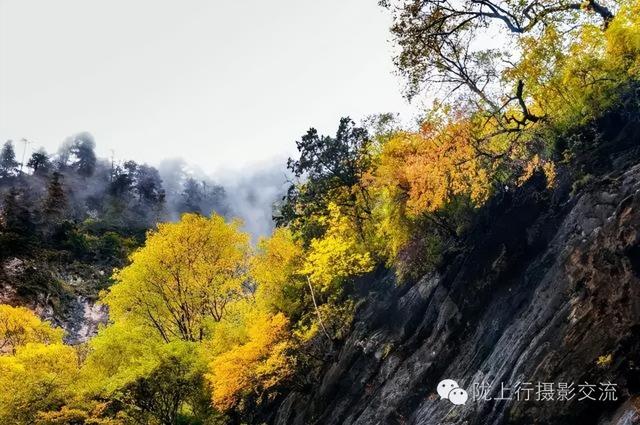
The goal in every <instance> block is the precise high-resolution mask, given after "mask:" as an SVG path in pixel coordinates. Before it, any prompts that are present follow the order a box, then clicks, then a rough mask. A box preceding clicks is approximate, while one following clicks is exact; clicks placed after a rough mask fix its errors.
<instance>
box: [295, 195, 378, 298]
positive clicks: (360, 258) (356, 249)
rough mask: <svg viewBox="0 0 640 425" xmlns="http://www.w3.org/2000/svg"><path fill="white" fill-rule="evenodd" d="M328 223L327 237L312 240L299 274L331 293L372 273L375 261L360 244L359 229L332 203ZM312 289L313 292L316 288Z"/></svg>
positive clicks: (311, 283) (323, 290)
mask: <svg viewBox="0 0 640 425" xmlns="http://www.w3.org/2000/svg"><path fill="white" fill-rule="evenodd" d="M327 222H328V230H327V232H326V233H325V235H324V236H323V237H322V238H318V239H313V240H312V241H311V245H310V247H309V250H308V252H307V253H306V258H305V262H304V265H303V266H302V268H301V270H300V272H301V273H302V274H304V275H306V276H308V277H309V280H310V285H313V286H315V287H317V288H319V289H320V290H321V291H322V292H325V293H330V292H332V291H333V292H336V290H337V288H336V285H339V284H340V283H342V282H343V281H344V279H346V278H348V277H351V276H357V275H359V274H363V273H366V272H369V271H371V270H372V269H373V267H374V262H373V260H372V258H371V256H370V254H369V253H368V252H367V251H366V250H364V249H363V247H362V245H360V244H359V243H358V241H357V231H356V229H354V228H353V225H352V223H351V221H350V220H349V219H348V218H347V217H345V216H344V215H343V214H341V212H340V209H339V208H338V206H337V205H335V204H329V217H328V218H327ZM310 289H311V291H313V287H311V288H310ZM314 297H315V295H314ZM314 302H315V300H314Z"/></svg>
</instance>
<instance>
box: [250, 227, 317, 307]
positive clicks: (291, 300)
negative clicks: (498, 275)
mask: <svg viewBox="0 0 640 425" xmlns="http://www.w3.org/2000/svg"><path fill="white" fill-rule="evenodd" d="M303 259H304V257H303V249H302V247H301V246H300V244H299V243H297V242H296V241H295V240H294V238H293V235H292V233H291V231H290V230H289V228H285V227H279V228H277V229H275V230H274V232H273V234H272V235H271V237H270V238H264V239H262V240H260V242H259V243H258V251H257V253H256V255H255V256H254V257H253V260H252V267H251V275H252V277H253V279H254V280H255V282H256V285H257V287H256V297H255V298H256V301H257V303H258V304H260V306H261V307H263V308H265V309H266V310H268V311H270V312H272V313H277V312H279V311H281V312H284V313H285V314H286V315H287V316H289V317H291V316H293V315H295V314H297V313H299V311H300V309H301V307H302V306H301V301H302V300H301V298H302V296H301V291H303V288H304V286H305V282H304V280H303V279H302V277H301V276H300V275H299V270H300V267H301V266H302V262H303Z"/></svg>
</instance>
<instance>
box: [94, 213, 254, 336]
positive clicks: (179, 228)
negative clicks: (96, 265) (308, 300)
mask: <svg viewBox="0 0 640 425" xmlns="http://www.w3.org/2000/svg"><path fill="white" fill-rule="evenodd" d="M239 227H240V223H239V222H237V221H234V222H231V223H226V222H225V221H224V219H223V218H222V217H220V216H217V215H213V216H212V217H211V218H207V217H203V216H200V215H197V214H185V215H183V216H182V219H181V220H180V221H179V222H177V223H164V224H160V225H159V226H158V229H157V230H156V231H154V232H151V233H149V235H148V237H147V241H146V243H145V246H144V247H142V248H141V249H139V250H137V251H136V252H135V253H133V254H132V255H131V265H129V266H128V267H126V268H124V269H122V270H119V271H118V272H116V273H115V276H114V277H115V279H116V281H117V283H116V284H115V285H113V286H112V287H111V289H110V290H109V292H108V294H106V296H104V297H103V301H104V302H105V303H106V304H107V305H108V306H109V311H110V315H111V319H112V320H113V321H115V322H119V321H125V322H126V321H132V322H134V323H138V324H142V325H145V326H147V327H150V328H152V329H154V330H156V331H157V333H158V334H159V335H160V337H161V338H162V339H163V340H164V341H165V342H169V341H172V340H176V339H179V340H184V341H201V340H202V339H204V338H205V337H206V336H207V329H208V328H209V326H208V324H210V323H212V322H219V321H220V320H221V319H222V318H223V316H224V315H225V312H226V310H227V307H228V304H229V303H231V302H232V301H233V300H234V299H236V298H237V297H239V296H240V295H241V294H242V285H243V283H244V282H245V279H246V277H247V270H248V257H249V251H250V245H249V236H248V235H247V234H246V233H243V232H242V231H240V228H239Z"/></svg>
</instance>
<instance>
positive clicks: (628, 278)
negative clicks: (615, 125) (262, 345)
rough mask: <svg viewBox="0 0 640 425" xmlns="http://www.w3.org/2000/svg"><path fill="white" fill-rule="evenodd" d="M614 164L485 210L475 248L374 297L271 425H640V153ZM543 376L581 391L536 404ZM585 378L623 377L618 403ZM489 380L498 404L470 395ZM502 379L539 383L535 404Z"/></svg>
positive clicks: (534, 185)
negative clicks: (586, 178)
mask: <svg viewBox="0 0 640 425" xmlns="http://www.w3.org/2000/svg"><path fill="white" fill-rule="evenodd" d="M636 158H637V157H636ZM615 169H617V170H618V171H615V172H611V173H609V174H607V175H604V176H601V177H599V178H598V179H597V181H598V183H597V184H594V185H593V186H592V187H589V188H586V189H583V190H581V191H580V192H579V193H578V194H577V195H575V196H569V194H568V189H567V188H563V187H562V184H561V185H560V186H561V187H560V188H558V189H557V190H556V191H555V192H552V193H550V192H549V191H547V190H546V189H545V187H544V181H542V179H537V180H536V179H534V181H532V182H530V183H529V184H528V185H527V187H524V188H521V189H518V190H516V191H514V192H510V193H506V194H504V196H503V197H502V199H500V200H498V201H496V202H495V203H494V205H489V206H487V209H486V211H485V214H484V219H481V220H480V222H479V223H477V225H476V227H475V228H476V231H475V233H474V234H473V235H472V236H471V238H472V243H470V244H469V245H468V246H471V247H472V248H469V249H468V250H467V251H466V252H463V253H459V254H457V255H456V256H455V257H454V258H451V259H449V260H448V261H447V262H446V264H447V266H446V267H444V268H443V269H442V270H441V271H440V272H438V273H434V274H433V275H430V276H425V277H424V278H423V279H421V280H420V281H419V282H417V283H415V284H413V285H411V286H408V287H401V288H389V289H388V290H386V291H380V292H379V293H377V294H376V295H375V296H372V297H371V298H370V299H369V300H368V301H367V302H366V303H365V306H364V307H362V308H360V310H359V311H358V312H357V316H356V320H355V322H354V327H353V330H352V332H351V333H350V335H349V337H348V338H347V339H346V340H345V341H344V343H343V344H342V346H341V347H340V349H339V350H338V353H337V355H336V357H335V358H334V359H333V360H332V361H331V362H329V363H328V364H327V365H326V367H325V368H324V370H323V371H322V373H321V376H320V378H319V382H318V383H317V385H315V386H314V387H313V388H311V389H310V390H308V391H305V392H292V393H290V394H288V395H287V396H286V397H285V398H284V399H283V400H281V401H280V403H279V406H278V407H277V408H276V410H275V413H274V414H273V415H272V416H271V419H270V421H271V422H272V423H276V424H278V425H285V424H296V425H309V424H327V425H333V424H335V425H337V424H354V425H355V424H358V425H372V424H416V425H431V424H469V425H472V424H487V425H488V424H534V423H540V424H620V425H621V424H638V423H640V414H639V413H638V409H640V398H639V397H638V394H639V393H640V278H639V276H640V163H639V164H636V165H632V166H629V164H624V163H621V164H618V166H617V167H616V168H615ZM609 355H610V357H609ZM600 357H602V358H601V360H600V362H598V359H599V358H600ZM445 378H450V379H454V380H456V381H457V382H458V383H459V385H460V386H461V387H462V388H464V389H466V390H467V391H468V393H469V400H468V401H467V403H466V404H465V405H461V406H457V405H454V404H452V403H451V402H449V401H447V400H441V399H440V397H439V396H438V394H437V393H436V387H437V384H438V382H440V381H441V380H443V379H445ZM538 382H540V383H552V384H554V387H553V391H554V393H553V394H554V398H556V397H557V394H558V393H557V392H556V390H557V384H558V383H567V384H570V383H574V391H575V392H574V397H573V398H572V399H571V400H568V401H557V400H554V401H536V398H537V394H536V390H535V387H536V385H537V383H538ZM585 382H586V383H591V384H596V385H597V386H598V390H599V392H598V393H597V397H599V396H600V394H601V392H600V389H601V383H607V382H611V383H613V384H616V385H617V386H616V387H615V398H616V400H608V401H607V400H589V399H585V400H579V397H581V396H582V393H580V392H579V389H578V385H579V384H584V383H585ZM482 383H487V384H489V385H491V387H490V389H489V390H488V391H487V394H486V397H487V398H490V399H492V400H489V401H482V400H474V399H473V398H474V397H473V394H472V393H473V388H474V384H476V387H475V388H476V393H479V392H480V391H479V389H480V386H481V385H482ZM500 383H503V384H504V386H505V387H506V388H507V389H508V388H510V387H511V389H512V390H514V388H513V387H514V386H515V385H516V384H517V383H521V385H520V388H524V384H523V383H531V386H533V387H534V390H533V392H531V394H530V398H531V400H525V396H524V395H525V394H524V393H521V395H522V397H521V399H520V400H517V399H516V395H515V393H514V392H513V391H511V392H509V391H507V392H506V393H505V394H503V398H508V397H509V396H511V398H512V399H511V400H495V398H496V397H500V396H501V394H500V392H501V387H500ZM585 388H586V387H585ZM477 395H478V394H477Z"/></svg>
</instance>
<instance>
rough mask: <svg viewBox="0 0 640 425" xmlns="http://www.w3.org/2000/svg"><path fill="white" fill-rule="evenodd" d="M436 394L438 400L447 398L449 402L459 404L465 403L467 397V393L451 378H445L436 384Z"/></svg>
mask: <svg viewBox="0 0 640 425" xmlns="http://www.w3.org/2000/svg"><path fill="white" fill-rule="evenodd" d="M437 390H438V395H439V396H440V400H442V399H447V400H449V401H450V402H451V403H453V404H455V405H457V406H459V405H462V404H465V403H466V402H467V400H468V399H469V394H467V392H466V391H465V390H463V389H462V388H460V386H459V385H458V383H457V382H456V381H454V380H453V379H445V380H444V381H440V383H439V384H438V388H437Z"/></svg>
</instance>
